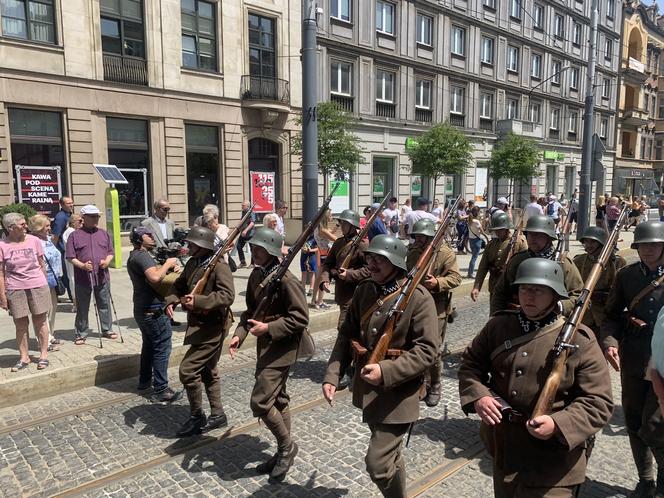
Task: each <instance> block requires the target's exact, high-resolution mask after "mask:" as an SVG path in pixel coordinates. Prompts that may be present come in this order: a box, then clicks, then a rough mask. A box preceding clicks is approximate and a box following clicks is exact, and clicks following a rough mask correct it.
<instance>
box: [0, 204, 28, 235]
mask: <svg viewBox="0 0 664 498" xmlns="http://www.w3.org/2000/svg"><path fill="white" fill-rule="evenodd" d="M9 213H18V214H21V215H23V217H24V218H25V221H28V218H30V217H31V216H34V215H36V214H37V211H35V210H34V209H33V208H32V206H29V205H28V204H18V203H16V204H7V205H6V206H2V207H0V233H2V232H4V230H5V227H4V226H3V225H2V217H3V216H4V215H6V214H9Z"/></svg>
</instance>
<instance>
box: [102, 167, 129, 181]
mask: <svg viewBox="0 0 664 498" xmlns="http://www.w3.org/2000/svg"><path fill="white" fill-rule="evenodd" d="M93 166H94V168H95V170H96V171H97V173H99V176H101V179H102V180H103V181H104V182H105V183H108V184H110V185H117V184H125V185H126V184H128V183H129V182H128V181H127V179H126V178H125V176H124V175H123V174H122V172H121V171H120V170H119V169H118V167H117V166H115V165H114V164H93Z"/></svg>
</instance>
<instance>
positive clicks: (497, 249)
mask: <svg viewBox="0 0 664 498" xmlns="http://www.w3.org/2000/svg"><path fill="white" fill-rule="evenodd" d="M512 228H513V227H512V223H511V222H510V218H509V216H508V215H507V214H506V213H502V212H498V213H494V214H493V215H492V216H491V223H490V226H489V231H492V232H494V233H495V235H496V237H495V238H493V239H491V240H490V241H489V243H488V244H487V245H486V248H485V249H484V253H483V254H482V259H481V260H480V266H479V267H478V268H477V273H476V274H475V283H474V284H473V290H472V291H471V292H470V297H471V299H472V300H473V301H477V297H478V296H479V294H480V291H481V290H482V284H484V278H485V277H486V274H487V273H488V274H489V293H491V292H493V289H494V288H495V287H496V284H497V283H498V279H499V278H500V275H501V274H502V272H503V268H504V267H505V260H506V259H507V254H508V252H509V250H510V241H511V234H510V229H512ZM527 249H528V244H526V240H525V239H524V238H523V236H522V235H519V238H518V239H517V240H516V242H515V244H514V250H513V251H512V255H514V254H516V253H519V252H521V251H525V250H527Z"/></svg>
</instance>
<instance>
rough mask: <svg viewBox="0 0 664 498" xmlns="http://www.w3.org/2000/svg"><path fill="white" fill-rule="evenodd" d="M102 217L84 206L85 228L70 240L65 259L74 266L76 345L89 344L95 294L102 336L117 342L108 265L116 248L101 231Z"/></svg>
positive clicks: (96, 209) (106, 233) (91, 208)
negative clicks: (91, 309) (100, 221)
mask: <svg viewBox="0 0 664 498" xmlns="http://www.w3.org/2000/svg"><path fill="white" fill-rule="evenodd" d="M100 214H101V213H100V211H99V209H98V208H97V207H96V206H94V205H92V204H88V205H86V206H83V207H82V208H81V215H82V216H83V227H82V228H79V229H78V230H75V231H74V232H73V233H72V234H71V235H70V236H69V239H68V240H67V249H66V253H65V256H66V258H67V259H68V260H69V261H70V262H71V263H72V265H74V285H75V291H76V320H75V322H74V327H75V329H76V340H75V341H74V344H76V345H82V344H85V339H86V337H87V335H88V312H89V310H90V297H91V294H92V292H93V291H94V293H95V301H96V302H97V311H98V312H99V320H100V321H101V331H100V332H101V334H102V336H104V337H106V338H107V339H117V334H116V333H114V332H112V330H111V327H112V324H113V319H112V317H111V288H110V275H109V273H108V265H109V264H110V263H111V260H112V259H113V244H112V242H111V238H110V237H109V235H108V232H106V230H102V229H101V228H98V227H97V225H98V224H99V216H100Z"/></svg>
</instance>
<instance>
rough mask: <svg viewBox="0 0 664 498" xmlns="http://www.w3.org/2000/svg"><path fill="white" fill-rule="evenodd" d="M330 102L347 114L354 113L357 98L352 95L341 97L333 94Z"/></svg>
mask: <svg viewBox="0 0 664 498" xmlns="http://www.w3.org/2000/svg"><path fill="white" fill-rule="evenodd" d="M330 101H331V102H334V103H335V104H337V105H338V106H339V107H341V108H342V109H343V110H344V111H346V112H353V107H354V106H353V103H354V101H355V98H354V97H352V96H350V95H339V94H337V93H331V94H330Z"/></svg>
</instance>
